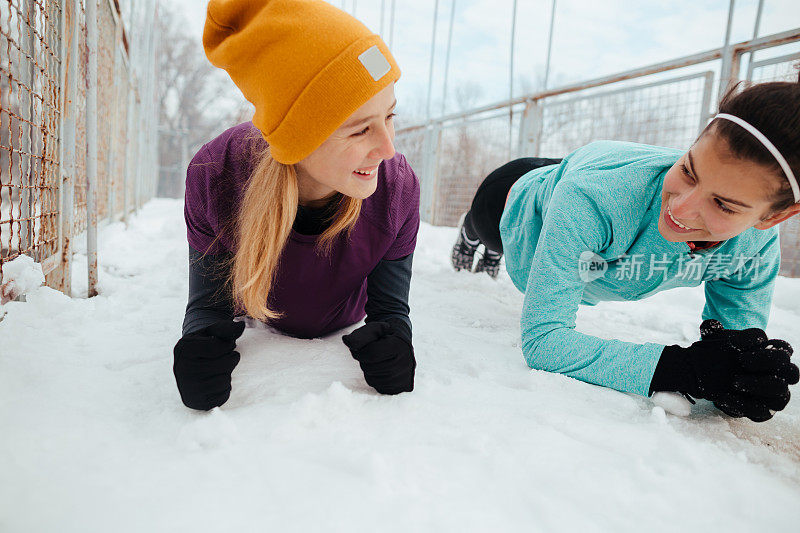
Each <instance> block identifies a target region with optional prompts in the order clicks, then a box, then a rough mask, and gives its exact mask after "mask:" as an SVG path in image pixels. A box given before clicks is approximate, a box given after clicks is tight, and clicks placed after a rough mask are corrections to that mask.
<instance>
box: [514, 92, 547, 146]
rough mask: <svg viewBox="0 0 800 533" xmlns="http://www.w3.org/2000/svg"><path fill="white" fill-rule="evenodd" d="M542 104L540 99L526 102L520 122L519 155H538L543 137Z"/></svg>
mask: <svg viewBox="0 0 800 533" xmlns="http://www.w3.org/2000/svg"><path fill="white" fill-rule="evenodd" d="M542 114H543V113H542V105H541V103H540V102H539V100H528V101H527V102H525V111H523V113H522V120H520V124H519V140H518V143H517V157H522V156H527V157H538V156H539V147H540V144H541V137H542Z"/></svg>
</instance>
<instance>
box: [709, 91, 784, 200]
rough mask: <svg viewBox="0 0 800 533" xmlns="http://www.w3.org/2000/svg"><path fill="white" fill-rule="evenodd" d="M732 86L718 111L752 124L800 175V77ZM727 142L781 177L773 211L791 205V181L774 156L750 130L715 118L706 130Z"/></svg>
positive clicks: (734, 151) (740, 155) (739, 153)
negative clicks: (783, 80)
mask: <svg viewBox="0 0 800 533" xmlns="http://www.w3.org/2000/svg"><path fill="white" fill-rule="evenodd" d="M743 86H744V84H743V83H742V82H740V83H738V84H736V85H734V86H733V87H731V88H730V89H729V90H728V91H727V93H726V94H725V96H724V97H723V98H722V101H721V102H720V104H719V113H729V114H731V115H734V116H737V117H739V118H741V119H742V120H744V121H745V122H748V123H750V124H752V125H753V126H754V127H755V128H756V129H758V130H759V131H760V132H761V133H763V134H764V135H765V136H766V137H767V139H769V140H770V141H771V142H772V144H774V145H775V147H776V148H777V149H778V150H779V151H780V152H781V154H782V155H783V157H784V158H785V159H786V162H787V163H788V164H789V168H791V169H792V172H793V173H794V175H795V176H800V78H799V79H798V81H797V82H769V83H759V84H756V85H751V86H746V87H745V88H744V89H743V90H741V88H742V87H743ZM706 132H713V133H714V134H715V135H718V136H720V137H721V138H723V139H725V141H727V143H728V146H729V148H730V150H731V152H732V154H733V155H734V156H735V157H737V158H740V159H746V160H749V161H754V162H756V163H759V164H761V165H764V166H766V167H768V168H770V169H773V170H774V172H775V173H776V174H777V175H779V176H781V180H780V182H779V183H778V184H777V185H776V187H775V191H774V192H773V194H772V205H771V210H772V212H773V213H774V212H778V211H782V210H784V209H786V208H787V207H790V206H792V205H793V204H794V203H795V201H794V195H793V194H792V188H791V186H790V185H789V180H788V179H787V178H786V176H785V175H784V172H783V170H782V169H781V167H780V165H779V164H778V162H777V161H776V160H775V157H774V156H773V155H772V154H771V153H770V152H769V150H767V148H766V147H765V146H764V145H763V144H761V142H760V141H759V140H758V139H756V138H755V137H754V136H753V135H752V134H751V133H750V132H748V131H747V130H745V129H744V128H742V127H741V126H739V125H738V124H736V123H734V122H731V121H729V120H723V119H715V120H712V121H711V123H710V124H709V125H708V126H706V128H705V130H703V133H702V134H701V136H702V135H704V134H705V133H706Z"/></svg>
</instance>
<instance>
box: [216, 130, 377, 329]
mask: <svg viewBox="0 0 800 533" xmlns="http://www.w3.org/2000/svg"><path fill="white" fill-rule="evenodd" d="M251 157H252V160H253V161H254V165H253V171H252V174H251V175H250V179H249V181H248V184H247V188H246V190H245V193H244V198H243V200H242V204H241V207H240V210H239V216H238V219H237V228H236V234H237V246H236V253H235V255H234V258H233V265H232V268H231V277H230V281H231V287H232V292H233V299H234V301H236V302H239V303H240V305H241V306H242V307H243V308H244V310H245V311H246V312H247V314H248V315H250V316H251V317H253V318H256V319H258V320H270V319H276V318H279V317H280V316H281V314H280V313H279V312H277V311H275V310H274V309H272V308H271V306H270V305H269V296H270V292H271V289H272V283H273V281H274V278H275V273H276V272H277V269H278V263H279V259H280V256H281V252H282V251H283V248H284V246H285V245H286V241H287V240H288V239H289V235H290V233H291V231H292V225H293V224H294V219H295V217H296V216H297V205H298V194H299V190H298V185H297V171H296V169H295V166H294V165H285V164H283V163H279V162H278V161H276V160H275V159H273V158H272V155H271V154H270V149H269V146H266V145H263V147H262V148H259V149H257V150H253V152H252V155H251ZM360 212H361V200H360V199H356V198H351V197H347V196H345V197H343V198H342V199H341V201H340V205H339V209H338V210H337V214H336V217H335V219H334V220H333V222H332V223H331V225H330V227H329V228H328V229H327V230H325V232H323V233H322V235H320V237H319V239H318V240H317V247H318V250H319V252H320V253H321V254H327V253H329V252H330V249H331V246H332V245H333V242H334V241H335V240H336V238H337V237H338V236H339V234H340V233H342V232H345V231H347V233H348V234H349V232H350V231H352V229H353V226H355V223H356V220H357V219H358V215H359V213H360Z"/></svg>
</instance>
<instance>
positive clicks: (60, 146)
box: [0, 0, 157, 292]
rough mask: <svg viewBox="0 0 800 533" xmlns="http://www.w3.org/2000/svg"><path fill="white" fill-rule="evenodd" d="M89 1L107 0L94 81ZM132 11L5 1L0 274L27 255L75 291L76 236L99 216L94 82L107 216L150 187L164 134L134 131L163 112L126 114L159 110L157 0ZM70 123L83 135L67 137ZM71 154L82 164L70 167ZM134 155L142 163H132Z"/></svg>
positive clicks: (0, 52) (0, 4) (141, 198)
mask: <svg viewBox="0 0 800 533" xmlns="http://www.w3.org/2000/svg"><path fill="white" fill-rule="evenodd" d="M87 1H96V2H97V30H98V31H97V48H96V54H97V63H98V79H97V84H96V85H95V86H92V85H91V83H90V80H89V73H88V70H89V43H88V42H87V18H86V14H87V9H86V6H87V4H86V2H87ZM126 13H127V17H128V19H127V21H126V19H125V18H124V17H123V15H122V13H121V11H120V4H119V2H116V1H110V0H0V281H2V276H3V265H5V264H6V263H8V262H9V261H12V260H13V259H15V258H16V257H18V256H19V255H21V254H25V255H29V256H31V257H33V258H34V260H36V261H38V262H41V263H42V264H43V267H44V270H45V273H46V274H50V273H52V274H53V275H52V276H49V277H48V284H50V285H51V286H54V287H56V288H58V289H61V290H65V291H67V292H69V286H68V280H69V275H68V274H65V272H68V270H69V268H70V261H71V248H69V244H68V243H69V242H70V239H71V238H73V237H75V236H77V235H79V234H80V233H81V232H83V231H85V230H86V229H87V221H88V218H89V217H88V216H87V190H88V181H87V180H88V177H87V158H88V157H90V154H89V153H88V147H87V118H92V117H87V115H86V102H87V96H88V93H89V91H92V90H96V91H97V100H98V104H99V105H98V112H97V117H96V123H97V126H92V127H95V128H96V130H95V131H96V132H97V138H98V146H97V153H96V157H97V161H98V165H97V170H98V172H97V178H96V183H95V191H96V205H97V215H98V218H101V219H110V220H113V219H115V218H119V217H124V216H125V215H126V214H127V213H128V212H130V211H131V210H133V209H136V208H138V207H140V206H141V205H142V204H143V203H144V202H145V201H147V200H148V199H149V198H150V197H152V194H153V187H152V185H151V182H152V181H153V180H154V179H155V177H156V172H155V158H154V157H153V154H154V153H155V150H154V148H155V144H154V142H153V141H152V139H153V138H155V135H152V136H148V135H136V134H135V133H134V132H135V131H136V130H137V128H138V126H139V125H140V124H144V125H149V124H150V123H152V122H154V121H153V120H152V118H150V119H149V120H144V121H143V122H141V123H140V122H129V120H128V119H129V118H130V117H131V116H135V117H136V120H137V121H138V120H139V119H140V118H144V119H147V118H148V117H149V115H148V114H152V113H155V109H156V108H155V105H154V104H155V102H154V99H155V96H154V95H155V91H154V90H153V87H154V84H153V83H152V77H150V76H146V74H147V72H148V69H149V70H152V68H153V65H154V63H155V46H154V45H153V43H154V42H155V40H154V37H153V28H154V27H155V24H153V22H154V21H153V17H155V16H156V14H157V9H156V8H155V0H146V1H145V2H143V3H139V2H137V6H136V9H131V8H129V9H128V10H127V11H126ZM62 32H63V35H62ZM126 35H127V36H128V37H127V38H126ZM130 35H135V36H136V39H135V42H136V43H137V45H136V46H134V45H132V44H131V39H130ZM76 40H77V41H76ZM73 42H76V46H77V54H73V51H72V50H73V49H72V47H71V44H72V43H73ZM132 65H135V68H134V67H133V66H132ZM145 80H146V81H147V83H145ZM72 81H75V82H76V83H75V85H74V86H75V87H77V89H76V91H77V92H75V93H74V94H73V93H71V91H70V89H69V87H70V84H71V82H72ZM73 90H75V89H73ZM151 97H152V100H153V102H152V105H150V106H149V107H147V106H146V105H145V104H147V103H149V100H147V99H148V98H151ZM129 107H133V109H129ZM68 126H69V127H70V128H72V127H74V134H69V135H70V136H69V139H71V143H66V144H65V142H64V141H65V131H66V130H65V128H67V127H68ZM70 131H72V130H70ZM140 144H144V145H145V146H140ZM139 156H141V157H139ZM73 159H74V163H75V164H74V168H71V167H68V165H66V164H65V163H66V162H67V161H72V160H73ZM131 162H133V164H134V165H136V166H137V172H132V171H130V169H129V164H130V163H131ZM135 178H138V179H140V180H144V181H146V183H144V184H137V183H136V182H135V181H134V179H135ZM62 184H64V185H62ZM67 185H69V186H67ZM134 194H137V196H134ZM67 195H68V196H67ZM134 199H135V202H134ZM68 252H69V253H68ZM56 269H58V270H59V272H55V271H56Z"/></svg>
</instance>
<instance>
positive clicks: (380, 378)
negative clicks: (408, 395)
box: [342, 321, 417, 394]
mask: <svg viewBox="0 0 800 533" xmlns="http://www.w3.org/2000/svg"><path fill="white" fill-rule="evenodd" d="M400 331H402V330H401V328H400V327H397V326H395V325H393V324H392V323H391V322H390V321H387V322H370V323H368V324H365V325H363V326H361V327H360V328H358V329H357V330H355V331H354V332H352V333H350V334H349V335H345V336H343V337H342V341H343V342H344V344H345V345H346V346H347V347H348V348H350V353H352V354H353V358H355V360H356V361H358V363H359V364H360V365H361V370H362V371H363V372H364V379H366V381H367V384H369V385H370V386H371V387H373V388H374V389H375V390H376V391H378V392H380V393H381V394H399V393H401V392H411V391H412V390H414V369H415V368H416V366H417V361H416V360H415V359H414V348H413V347H412V346H411V341H410V340H409V339H407V338H406V336H405V335H403V334H402V333H400Z"/></svg>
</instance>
